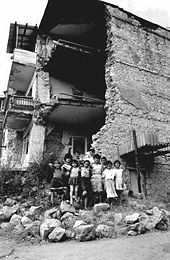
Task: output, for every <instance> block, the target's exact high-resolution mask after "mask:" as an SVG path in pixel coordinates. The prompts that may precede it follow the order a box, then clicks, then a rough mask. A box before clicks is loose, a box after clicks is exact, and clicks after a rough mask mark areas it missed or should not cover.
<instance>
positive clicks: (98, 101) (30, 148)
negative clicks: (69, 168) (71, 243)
mask: <svg viewBox="0 0 170 260" xmlns="http://www.w3.org/2000/svg"><path fill="white" fill-rule="evenodd" d="M7 51H8V52H9V53H12V55H13V62H12V67H11V72H10V76H9V82H8V87H7V91H6V92H5V98H4V101H3V106H1V107H2V109H3V111H4V119H3V139H2V144H3V146H5V148H2V151H1V165H10V167H15V168H18V169H21V168H26V167H28V165H29V164H30V163H31V162H33V161H35V160H38V159H40V158H45V157H47V156H49V155H50V154H54V155H55V157H56V158H58V159H60V160H61V158H63V156H64V154H65V153H67V152H71V154H74V153H75V151H79V152H80V154H81V155H82V156H83V155H84V154H85V153H86V152H87V150H88V149H89V147H90V145H91V144H92V145H93V147H94V148H95V149H96V151H97V152H98V153H100V154H103V155H105V156H106V157H107V158H108V159H110V160H113V159H114V158H115V157H116V156H118V157H121V158H122V160H123V162H124V163H125V164H126V167H127V168H128V169H129V171H130V188H131V189H132V190H133V191H134V192H138V191H141V190H144V193H145V195H146V196H147V197H149V198H152V197H155V198H158V199H164V200H166V199H167V196H168V190H169V187H170V166H169V164H170V162H169V157H168V155H169V153H170V148H169V142H170V88H169V84H170V83H169V82H170V31H169V30H167V29H165V28H163V27H161V26H159V25H156V24H153V23H151V22H149V21H146V20H144V19H142V18H140V17H137V16H136V15H134V14H132V13H129V12H127V11H125V10H123V9H121V8H119V7H118V6H114V5H111V4H107V3H105V2H103V1H97V0H90V1H89V0H86V1H80V0H79V1H78V0H72V1H71V0H70V1H65V0H62V1H55V0H49V1H48V4H47V7H46V10H45V12H44V15H43V18H42V20H41V23H40V25H39V28H37V27H36V26H29V25H27V24H26V25H21V24H17V23H15V24H11V25H10V32H9V39H8V46H7ZM139 182H140V183H139Z"/></svg>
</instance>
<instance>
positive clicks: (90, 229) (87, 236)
mask: <svg viewBox="0 0 170 260" xmlns="http://www.w3.org/2000/svg"><path fill="white" fill-rule="evenodd" d="M74 231H75V239H76V240H78V241H79V242H84V241H90V240H94V239H95V227H94V225H92V224H91V225H81V226H78V227H77V228H75V229H74Z"/></svg>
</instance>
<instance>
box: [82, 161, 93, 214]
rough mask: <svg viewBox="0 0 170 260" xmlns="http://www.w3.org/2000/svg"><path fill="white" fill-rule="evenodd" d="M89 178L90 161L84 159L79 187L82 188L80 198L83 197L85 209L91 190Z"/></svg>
mask: <svg viewBox="0 0 170 260" xmlns="http://www.w3.org/2000/svg"><path fill="white" fill-rule="evenodd" d="M90 178H91V167H90V161H89V160H85V161H84V166H82V167H81V188H82V198H83V202H84V208H85V209H87V203H88V199H89V195H90V191H91V183H90Z"/></svg>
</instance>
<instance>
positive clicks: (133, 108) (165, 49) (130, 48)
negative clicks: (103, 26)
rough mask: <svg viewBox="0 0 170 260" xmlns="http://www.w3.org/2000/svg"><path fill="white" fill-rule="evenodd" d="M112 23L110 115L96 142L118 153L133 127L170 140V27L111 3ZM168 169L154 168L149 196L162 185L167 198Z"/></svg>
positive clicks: (107, 151)
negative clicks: (143, 21)
mask: <svg viewBox="0 0 170 260" xmlns="http://www.w3.org/2000/svg"><path fill="white" fill-rule="evenodd" d="M106 23H107V49H106V52H107V59H106V64H105V79H106V85H107V90H106V94H105V98H106V103H105V110H106V119H105V125H104V126H103V127H102V128H101V130H100V131H99V132H98V133H97V134H96V135H95V136H94V137H93V145H94V147H95V148H96V149H97V150H98V151H99V152H101V153H102V154H105V155H106V156H107V157H108V158H109V159H113V158H114V157H115V156H116V155H118V146H119V145H120V144H122V143H124V142H125V141H126V140H127V138H128V137H129V136H130V135H131V131H132V128H135V129H136V132H137V133H140V132H142V131H155V132H157V134H158V136H159V140H160V141H162V142H167V141H169V140H170V88H169V84H170V83H169V81H170V56H169V53H170V32H169V31H167V30H166V29H163V28H161V27H159V26H156V25H152V24H149V23H148V24H147V26H148V27H146V24H145V26H144V24H143V23H142V22H141V20H140V19H137V18H136V19H135V17H132V16H130V15H128V13H126V12H124V11H122V10H120V9H118V8H114V7H111V6H109V5H107V6H106ZM151 25H152V26H151ZM157 161H158V162H161V161H162V159H161V157H159V158H157ZM168 174H169V170H168V169H167V168H165V169H164V167H163V166H161V167H155V168H154V170H153V173H152V174H151V175H152V176H151V177H150V178H148V181H147V182H148V183H150V184H147V188H148V190H149V191H148V195H149V196H152V195H153V194H156V193H160V190H162V192H161V194H162V193H163V194H164V198H166V196H167V189H168V184H169V185H170V177H169V176H168ZM165 182H166V183H167V184H166V185H165ZM154 183H157V185H158V186H159V188H158V186H157V185H156V186H155V184H154ZM155 187H157V188H155ZM156 189H157V190H156ZM158 195H159V194H158Z"/></svg>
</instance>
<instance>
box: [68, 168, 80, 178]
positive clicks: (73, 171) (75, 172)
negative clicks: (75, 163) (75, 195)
mask: <svg viewBox="0 0 170 260" xmlns="http://www.w3.org/2000/svg"><path fill="white" fill-rule="evenodd" d="M79 172H80V169H79V167H75V168H74V167H73V168H71V172H70V178H78V177H79Z"/></svg>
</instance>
